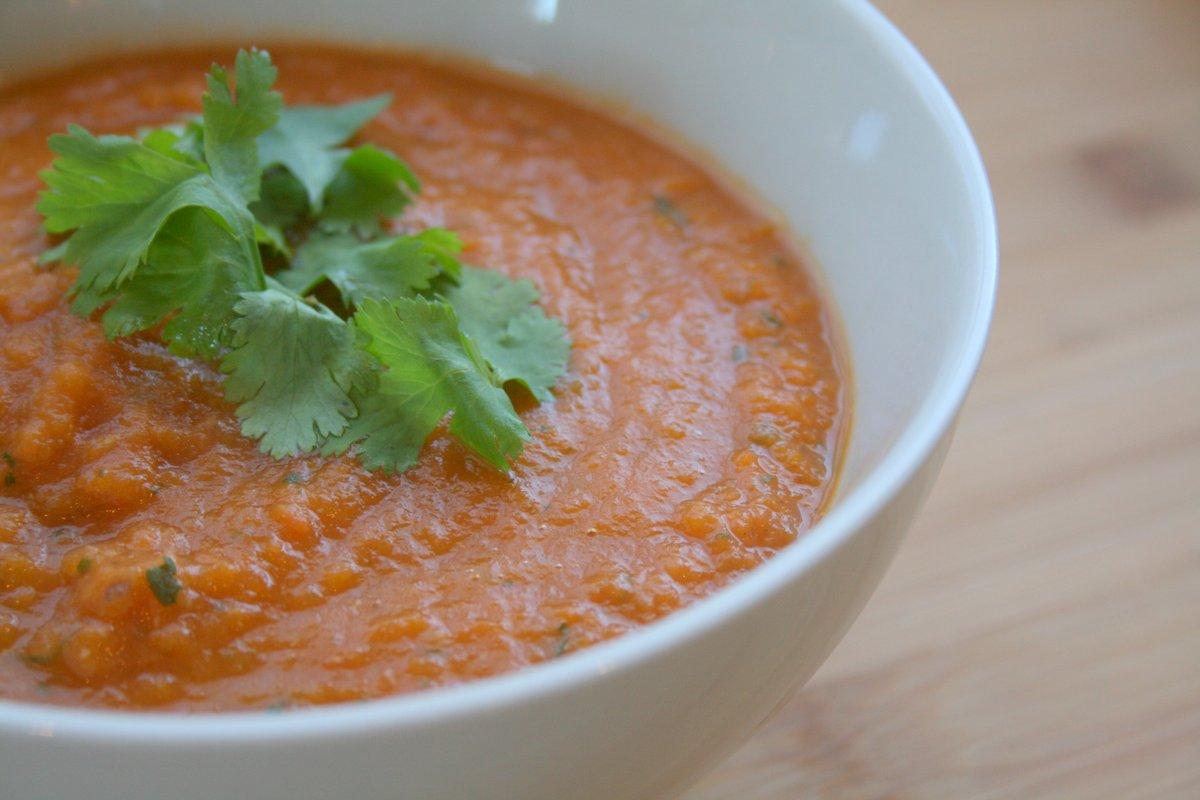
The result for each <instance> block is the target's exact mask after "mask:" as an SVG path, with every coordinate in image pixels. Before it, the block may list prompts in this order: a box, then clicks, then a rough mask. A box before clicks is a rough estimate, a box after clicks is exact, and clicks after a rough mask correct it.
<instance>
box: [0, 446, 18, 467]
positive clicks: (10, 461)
mask: <svg viewBox="0 0 1200 800" xmlns="http://www.w3.org/2000/svg"><path fill="white" fill-rule="evenodd" d="M0 458H3V459H4V463H5V464H7V465H8V466H9V468H10V469H11V468H12V467H15V466H16V465H17V460H16V459H15V458H13V454H12V453H10V452H8V451H7V450H5V451H4V452H3V453H0Z"/></svg>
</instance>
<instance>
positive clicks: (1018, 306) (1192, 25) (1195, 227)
mask: <svg viewBox="0 0 1200 800" xmlns="http://www.w3.org/2000/svg"><path fill="white" fill-rule="evenodd" d="M881 5H882V7H883V9H884V11H885V13H887V14H888V15H889V16H890V17H891V18H892V19H893V20H894V21H895V22H896V23H897V24H898V25H899V26H900V27H901V29H903V30H904V31H905V32H906V33H907V34H908V35H909V36H910V37H911V38H912V39H913V41H914V42H915V43H916V44H917V46H918V47H919V48H920V49H921V50H922V51H923V52H924V53H925V55H926V57H927V58H929V60H930V61H931V63H932V64H933V66H934V68H935V69H937V70H938V72H939V73H940V74H941V76H942V77H943V79H944V80H945V81H946V83H947V85H948V86H949V88H950V91H951V92H952V93H953V94H954V95H955V97H956V98H957V100H958V101H959V103H960V105H961V106H962V108H963V111H964V113H965V114H966V117H967V119H968V121H969V123H970V124H971V126H972V128H973V130H974V132H975V135H976V137H977V138H978V140H979V144H980V147H981V148H982V150H983V156H984V160H985V161H986V162H987V166H988V169H989V172H990V174H991V178H992V183H993V188H994V191H995V194H996V201H997V205H998V212H999V221H1000V242H1001V246H1000V249H1001V259H1000V260H1001V279H1000V298H999V305H998V309H997V316H996V322H995V326H994V328H993V333H992V338H991V343H990V345H989V348H988V353H987V356H986V358H985V360H984V364H983V368H982V371H981V373H980V375H979V379H978V381H977V383H976V385H975V388H974V390H973V392H972V394H971V397H970V399H969V400H968V402H967V406H966V409H965V411H964V414H963V418H962V424H961V427H960V428H959V432H958V436H957V439H956V441H955V444H954V447H953V449H952V451H951V455H950V458H949V461H948V462H947V464H946V467H945V470H944V471H943V473H942V477H941V479H940V482H939V484H938V487H937V488H936V489H935V490H934V494H933V496H932V497H931V499H930V501H929V504H928V506H927V507H926V510H925V511H924V512H923V514H922V516H921V518H920V520H919V522H918V524H917V526H916V528H915V529H914V530H913V532H912V535H911V536H910V538H909V540H908V541H907V542H906V544H905V546H904V547H903V549H902V550H901V553H900V556H899V558H898V559H897V561H896V563H895V565H894V566H893V567H892V569H891V572H890V573H889V574H888V576H887V577H886V578H885V580H884V583H883V585H882V587H881V588H880V590H879V592H878V593H877V594H876V595H875V597H874V598H873V600H872V601H871V603H870V605H869V606H868V607H867V609H866V611H865V612H864V613H863V615H862V617H861V618H860V619H859V621H858V622H857V623H856V624H855V626H854V628H853V629H852V630H851V632H850V634H849V635H848V636H847V638H846V640H845V641H844V642H843V643H842V645H841V646H840V647H839V648H838V650H837V652H836V653H835V654H834V655H833V657H832V658H831V659H830V661H829V662H828V663H827V664H826V665H825V666H824V667H823V668H822V669H821V671H820V672H819V673H818V674H817V676H816V677H815V678H814V679H813V681H812V682H811V683H810V684H809V685H808V687H807V688H806V689H805V690H804V691H803V692H801V694H800V695H798V696H797V697H796V699H795V700H794V701H793V702H792V703H791V704H790V705H789V706H787V707H786V708H785V709H784V710H783V711H782V712H781V713H780V714H779V715H778V716H777V717H776V718H775V719H774V721H773V722H771V723H770V724H769V725H767V726H766V727H765V728H763V729H762V730H761V731H760V732H759V733H758V735H757V736H756V737H755V738H754V739H753V740H752V741H751V742H750V743H749V744H748V745H747V746H746V747H745V748H744V749H743V750H742V751H741V752H740V753H738V754H737V755H736V756H735V757H734V758H733V759H732V760H730V761H729V762H727V763H725V764H723V765H721V766H720V767H718V768H717V770H716V771H715V772H714V773H713V774H712V775H711V776H710V777H709V778H708V779H707V780H705V781H704V783H703V784H701V785H700V786H699V787H697V788H696V789H695V790H693V791H692V792H691V793H689V794H688V795H687V798H686V800H730V799H731V798H736V800H796V798H807V797H814V798H856V799H857V798H1009V797H1021V798H1027V797H1055V798H1058V797H1067V798H1088V799H1089V800H1097V799H1099V798H1113V799H1114V800H1118V799H1119V800H1129V799H1130V798H1143V797H1154V798H1164V797H1167V798H1200V2H1196V0H1174V2H1168V1H1167V0H1162V1H1161V2H1160V1H1158V0H1142V1H1141V2H1139V1H1138V0H942V1H941V2H937V1H935V0H886V2H881Z"/></svg>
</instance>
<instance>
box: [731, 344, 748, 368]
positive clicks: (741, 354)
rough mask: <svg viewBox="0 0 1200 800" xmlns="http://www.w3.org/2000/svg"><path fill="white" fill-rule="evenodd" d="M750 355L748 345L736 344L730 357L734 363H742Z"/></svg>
mask: <svg viewBox="0 0 1200 800" xmlns="http://www.w3.org/2000/svg"><path fill="white" fill-rule="evenodd" d="M749 355H750V354H749V352H747V350H746V345H744V344H735V345H734V346H733V352H732V353H731V355H730V358H732V359H733V363H735V364H741V363H742V362H743V361H745V360H746V359H747V358H748V357H749Z"/></svg>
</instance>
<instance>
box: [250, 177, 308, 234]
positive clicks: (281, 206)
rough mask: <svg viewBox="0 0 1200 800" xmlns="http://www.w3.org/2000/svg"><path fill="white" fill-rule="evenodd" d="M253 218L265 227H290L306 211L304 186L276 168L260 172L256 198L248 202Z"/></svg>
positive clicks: (306, 202) (306, 201)
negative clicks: (259, 184)
mask: <svg viewBox="0 0 1200 800" xmlns="http://www.w3.org/2000/svg"><path fill="white" fill-rule="evenodd" d="M250 210H251V211H252V212H253V213H254V216H255V218H256V219H257V220H258V221H259V222H261V223H262V224H263V225H264V226H266V227H268V228H279V229H283V228H290V227H292V226H293V225H295V224H296V223H297V222H299V221H300V220H301V218H303V217H304V215H305V214H306V213H307V211H308V200H307V198H306V197H305V194H304V187H303V186H302V185H301V184H300V181H298V180H296V177H295V176H294V175H292V173H290V172H288V171H287V170H285V169H282V168H280V167H274V168H272V169H268V170H267V171H266V172H264V173H263V176H262V186H261V187H260V189H259V198H258V199H257V200H255V201H254V202H253V203H251V204H250Z"/></svg>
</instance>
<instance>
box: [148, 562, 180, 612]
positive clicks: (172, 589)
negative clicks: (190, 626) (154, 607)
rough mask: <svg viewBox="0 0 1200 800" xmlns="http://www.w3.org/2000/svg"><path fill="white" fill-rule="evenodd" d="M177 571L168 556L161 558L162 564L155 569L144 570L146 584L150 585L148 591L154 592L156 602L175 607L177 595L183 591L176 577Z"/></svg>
mask: <svg viewBox="0 0 1200 800" xmlns="http://www.w3.org/2000/svg"><path fill="white" fill-rule="evenodd" d="M178 571H179V570H178V569H176V567H175V561H174V560H173V559H172V558H171V557H170V556H166V557H165V558H163V563H161V564H159V565H158V566H157V567H151V568H150V569H148V570H146V582H147V583H149V584H150V591H152V592H154V596H155V597H156V598H158V602H160V603H162V604H163V605H164V606H173V605H175V601H176V600H178V599H179V593H180V592H181V591H182V590H183V584H182V583H180V582H179V578H178V576H177V575H178Z"/></svg>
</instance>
